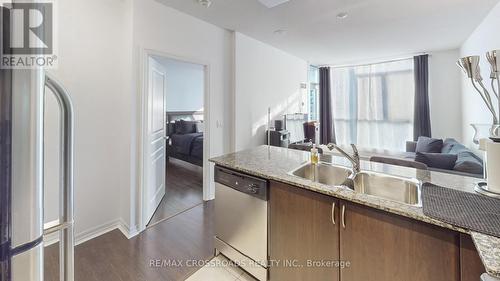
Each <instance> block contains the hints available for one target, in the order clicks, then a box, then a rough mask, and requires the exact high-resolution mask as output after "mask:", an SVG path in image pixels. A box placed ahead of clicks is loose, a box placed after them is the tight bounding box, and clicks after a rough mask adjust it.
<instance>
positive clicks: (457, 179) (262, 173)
mask: <svg viewBox="0 0 500 281" xmlns="http://www.w3.org/2000/svg"><path fill="white" fill-rule="evenodd" d="M210 161H211V162H214V163H215V164H217V165H220V166H223V167H226V168H230V169H234V170H237V171H241V172H245V173H248V174H251V175H254V176H258V177H261V178H265V179H269V180H276V181H280V182H283V183H288V184H291V185H294V186H297V187H300V188H304V189H308V190H311V191H315V192H319V193H323V194H326V195H330V196H334V197H337V198H340V199H344V200H348V201H351V202H355V203H358V204H362V205H366V206H369V207H372V208H376V209H380V210H383V211H386V212H390V213H393V214H397V215H401V216H405V217H408V218H412V219H416V220H420V221H423V222H426V223H430V224H434V225H438V226H441V227H445V228H448V229H452V230H455V231H458V232H462V233H466V234H470V235H471V237H472V239H473V241H474V243H475V245H476V248H477V250H478V252H479V256H480V257H481V259H482V261H483V264H484V266H485V268H486V270H487V272H488V274H490V275H492V276H495V277H498V278H500V238H496V237H493V236H489V235H485V234H480V233H476V232H472V231H469V230H467V229H464V228H461V227H457V226H454V225H451V224H448V223H445V222H442V221H439V220H436V219H433V218H430V217H428V216H426V215H424V213H423V211H422V208H421V207H417V206H410V205H406V204H403V203H399V202H395V201H391V200H387V199H383V198H379V197H374V196H371V195H367V194H362V193H357V192H354V191H353V190H351V189H349V188H347V187H345V186H329V185H325V184H321V183H317V182H313V181H311V180H307V179H303V178H299V177H296V176H293V175H290V174H289V172H290V171H292V170H293V169H295V168H297V167H299V166H300V165H302V164H305V163H306V162H307V161H309V153H308V152H304V151H298V150H291V149H286V148H281V147H274V146H271V147H269V146H266V145H263V146H259V147H256V148H254V149H249V150H244V151H240V152H236V153H231V154H227V155H224V156H220V157H215V158H212V159H210ZM328 162H331V163H332V164H336V165H342V166H347V167H350V166H351V165H350V162H348V161H347V159H345V158H342V157H337V156H331V157H328ZM361 169H362V170H365V171H366V170H369V171H375V172H381V173H386V174H391V175H395V176H401V177H406V178H417V179H419V180H421V181H422V182H431V183H433V184H436V185H440V186H445V187H450V188H454V189H457V190H460V191H465V192H470V193H474V185H475V183H476V182H477V181H479V179H475V178H470V177H464V176H459V175H452V174H444V173H439V172H432V171H422V170H416V169H413V168H407V167H399V166H393V165H386V164H381V163H374V162H369V161H361Z"/></svg>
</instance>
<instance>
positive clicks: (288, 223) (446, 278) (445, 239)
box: [269, 182, 484, 281]
mask: <svg viewBox="0 0 500 281" xmlns="http://www.w3.org/2000/svg"><path fill="white" fill-rule="evenodd" d="M333 206H334V208H333V209H332V207H333ZM332 210H333V211H334V212H332ZM269 211H270V213H269V214H270V215H269V216H270V217H269V218H270V235H269V243H270V248H269V251H270V260H271V267H270V271H269V272H270V280H271V281H281V280H287V281H288V280H290V281H293V280H321V281H324V280H325V281H326V280H342V281H360V280H363V281H401V280H404V281H422V280H425V281H476V280H479V276H480V274H481V273H483V272H484V267H483V266H482V263H481V261H480V259H479V256H478V254H477V251H476V250H475V247H474V245H473V243H472V240H471V238H470V237H469V236H468V235H465V234H460V233H458V232H455V231H452V230H449V229H445V228H441V227H438V226H434V225H431V224H427V223H423V222H420V221H417V220H413V219H410V218H405V217H403V216H399V215H395V214H390V213H388V212H385V211H381V210H377V209H374V208H370V207H367V206H363V205H359V204H355V203H352V202H347V201H344V200H339V199H336V198H333V197H330V196H326V195H322V194H319V193H316V192H312V191H308V190H305V189H301V188H297V187H293V186H290V185H287V184H283V183H279V182H272V183H271V189H270V204H269ZM332 215H333V217H332ZM333 218H334V219H333ZM334 221H335V224H334V223H333V222H334ZM311 261H314V262H316V264H314V265H311ZM325 261H330V262H334V263H333V264H334V266H330V267H329V266H327V265H326V264H325V263H324V262H325ZM338 261H342V262H344V263H345V264H346V265H347V266H346V267H344V268H342V269H339V267H338V265H339V264H338V263H335V262H338ZM286 262H288V264H286ZM321 262H323V263H321ZM308 265H310V266H308Z"/></svg>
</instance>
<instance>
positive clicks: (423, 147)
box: [415, 137, 443, 153]
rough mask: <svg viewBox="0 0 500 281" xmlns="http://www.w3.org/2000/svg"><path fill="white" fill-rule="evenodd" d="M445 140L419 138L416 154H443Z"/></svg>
mask: <svg viewBox="0 0 500 281" xmlns="http://www.w3.org/2000/svg"><path fill="white" fill-rule="evenodd" d="M442 148H443V140H441V139H433V138H428V137H418V141H417V148H416V150H415V152H429V153H441V149H442Z"/></svg>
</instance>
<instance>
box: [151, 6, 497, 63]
mask: <svg viewBox="0 0 500 281" xmlns="http://www.w3.org/2000/svg"><path fill="white" fill-rule="evenodd" d="M157 1H159V2H161V3H163V4H165V5H167V6H170V7H172V8H175V9H177V10H180V11H182V12H185V13H187V14H190V15H192V16H195V17H197V18H200V19H202V20H205V21H207V22H210V23H213V24H215V25H217V26H220V27H223V28H227V29H230V30H236V31H238V32H241V33H243V34H246V35H248V36H250V37H253V38H255V39H257V40H260V41H262V42H265V43H268V44H270V45H273V46H275V47H277V48H279V49H282V50H284V51H286V52H289V53H291V54H293V55H295V56H298V57H300V58H303V59H306V60H308V61H309V62H310V63H313V64H346V63H354V62H362V61H367V60H375V59H383V58H394V57H397V56H404V55H410V54H414V53H420V52H430V51H436V50H446V49H452V48H458V47H459V46H460V45H461V44H462V43H463V42H464V41H465V40H466V39H467V37H468V36H469V35H470V34H471V33H472V31H473V30H474V29H475V28H476V27H477V26H478V25H479V23H480V22H481V21H482V19H484V18H485V17H486V15H487V14H488V12H489V11H490V10H491V9H492V8H493V7H494V6H495V4H496V3H497V2H498V1H499V0H290V1H288V2H285V3H283V4H281V5H278V6H276V7H273V8H267V7H266V6H265V5H263V4H262V3H261V2H260V1H259V0H212V5H211V6H210V7H209V8H206V7H204V6H202V5H200V4H198V1H197V0H157ZM271 2H273V1H271ZM278 2H279V1H278ZM342 12H347V13H348V17H347V18H345V19H339V18H337V15H338V14H339V13H342ZM276 30H284V31H285V32H275V31H276Z"/></svg>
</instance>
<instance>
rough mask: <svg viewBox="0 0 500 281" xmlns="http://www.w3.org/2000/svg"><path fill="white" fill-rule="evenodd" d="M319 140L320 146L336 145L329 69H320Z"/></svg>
mask: <svg viewBox="0 0 500 281" xmlns="http://www.w3.org/2000/svg"><path fill="white" fill-rule="evenodd" d="M319 138H320V144H328V143H331V142H332V143H336V140H335V129H334V124H333V114H332V94H331V85H330V68H329V67H320V68H319Z"/></svg>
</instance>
